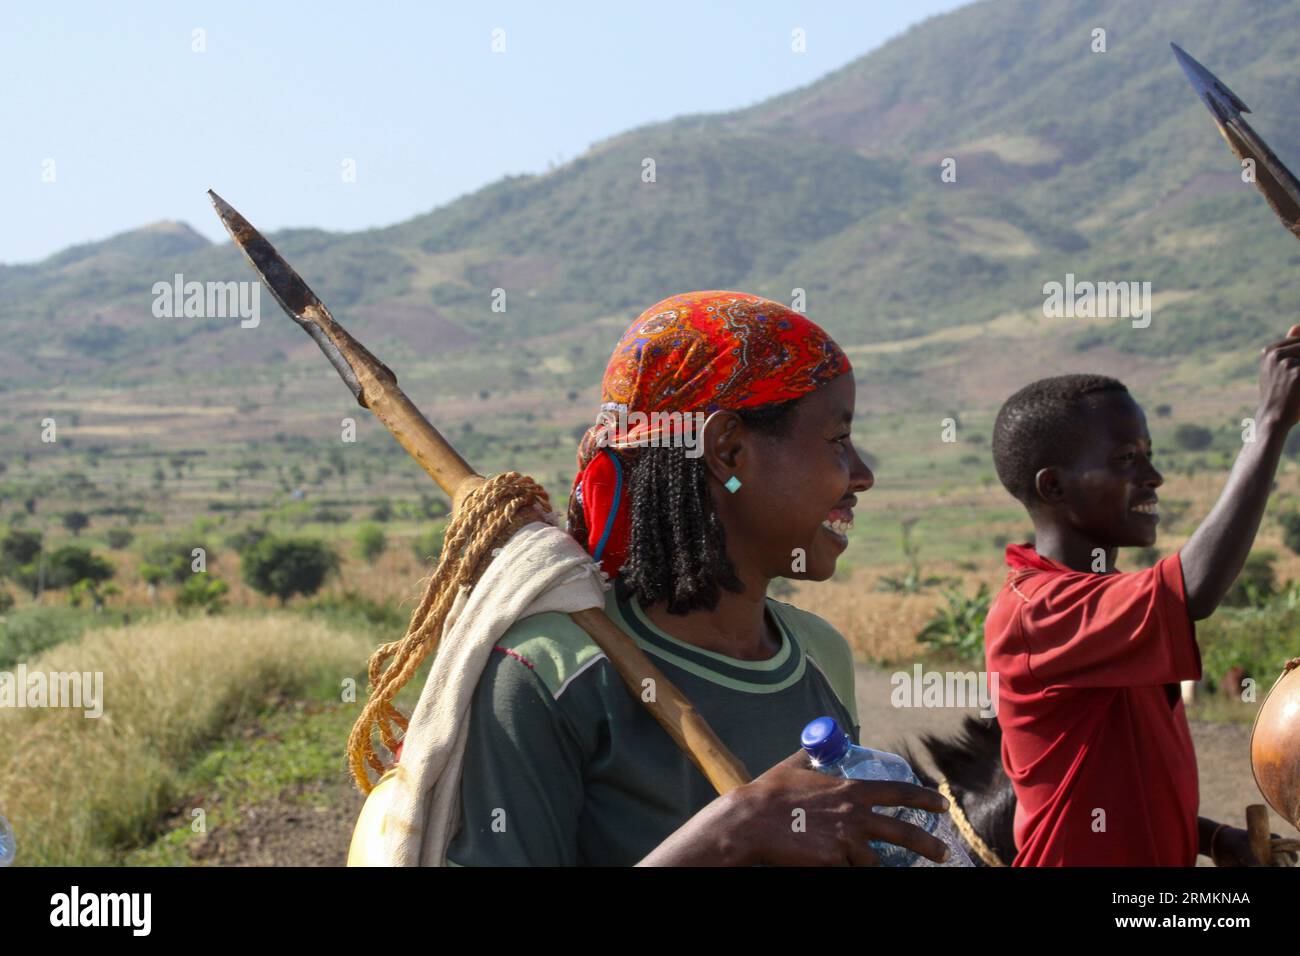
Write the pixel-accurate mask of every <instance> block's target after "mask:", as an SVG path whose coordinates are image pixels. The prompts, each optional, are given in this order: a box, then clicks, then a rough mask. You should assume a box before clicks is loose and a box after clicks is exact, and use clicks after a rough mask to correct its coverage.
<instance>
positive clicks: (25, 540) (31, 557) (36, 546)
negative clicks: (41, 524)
mask: <svg viewBox="0 0 1300 956" xmlns="http://www.w3.org/2000/svg"><path fill="white" fill-rule="evenodd" d="M40 553H41V533H40V532H39V531H18V530H17V529H15V528H10V529H9V533H8V534H7V535H5V536H4V537H3V538H0V577H10V576H11V575H13V574H14V573H15V572H16V571H17V570H18V569H19V568H21V567H22V566H23V565H24V564H31V563H32V562H33V561H35V560H36V556H37V555H38V554H40Z"/></svg>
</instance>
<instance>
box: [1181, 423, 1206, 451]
mask: <svg viewBox="0 0 1300 956" xmlns="http://www.w3.org/2000/svg"><path fill="white" fill-rule="evenodd" d="M1213 442H1214V432H1212V431H1210V430H1209V429H1208V428H1203V427H1201V426H1200V425H1192V424H1182V425H1179V426H1178V427H1177V428H1175V429H1174V444H1176V445H1177V446H1178V447H1179V448H1181V449H1183V450H1184V451H1204V450H1205V449H1207V448H1209V447H1210V445H1211V444H1212V443H1213Z"/></svg>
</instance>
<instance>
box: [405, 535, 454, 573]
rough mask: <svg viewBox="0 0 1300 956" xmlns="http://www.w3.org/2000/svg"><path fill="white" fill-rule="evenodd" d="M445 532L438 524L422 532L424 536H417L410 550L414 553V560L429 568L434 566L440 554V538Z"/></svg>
mask: <svg viewBox="0 0 1300 956" xmlns="http://www.w3.org/2000/svg"><path fill="white" fill-rule="evenodd" d="M446 531H447V529H446V528H444V527H443V526H442V525H441V524H438V525H434V526H433V527H432V528H430V529H429V530H428V531H426V532H424V534H421V535H417V536H416V538H415V540H414V541H413V542H412V543H411V550H412V551H414V552H415V560H416V561H418V562H420V564H422V565H428V566H430V567H433V566H434V565H436V564H437V563H438V557H439V555H441V554H442V538H443V535H444V534H446Z"/></svg>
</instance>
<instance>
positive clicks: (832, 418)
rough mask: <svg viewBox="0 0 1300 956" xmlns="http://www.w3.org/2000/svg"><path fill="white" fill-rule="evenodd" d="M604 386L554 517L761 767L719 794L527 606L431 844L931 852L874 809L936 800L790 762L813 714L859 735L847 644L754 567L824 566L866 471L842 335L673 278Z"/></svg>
mask: <svg viewBox="0 0 1300 956" xmlns="http://www.w3.org/2000/svg"><path fill="white" fill-rule="evenodd" d="M603 390H604V396H603V401H604V405H603V407H602V417H601V420H600V421H599V422H598V423H597V425H595V426H593V427H592V428H591V429H590V430H589V431H588V432H587V434H586V436H585V437H584V439H583V441H582V443H581V446H580V449H579V465H580V471H579V474H578V476H577V478H576V479H575V481H574V489H573V494H572V497H571V503H570V514H569V530H570V533H571V534H573V535H574V536H575V537H576V538H577V539H578V541H579V542H580V543H581V544H582V545H583V546H584V547H585V548H587V550H588V551H589V553H590V554H591V555H592V557H593V558H594V559H595V560H597V561H598V562H599V563H600V566H601V568H602V570H604V571H605V572H606V573H607V574H608V575H609V576H610V578H611V580H612V581H613V587H612V589H611V590H610V592H609V595H608V600H607V604H606V611H607V613H608V614H609V615H610V617H611V619H612V620H613V621H614V622H615V623H616V624H618V625H619V626H620V627H622V628H623V629H624V630H625V631H626V632H627V633H628V634H629V635H631V636H632V637H633V638H634V639H635V640H636V641H637V643H638V644H639V645H640V646H641V647H642V649H643V650H645V651H646V652H647V653H648V654H649V655H650V656H651V657H652V659H654V661H655V663H656V664H657V665H658V666H659V667H660V668H661V669H662V670H663V672H664V673H665V675H666V676H667V677H668V678H669V679H670V680H671V681H672V682H673V683H674V684H676V685H677V686H678V687H679V688H680V689H681V690H682V691H683V692H684V693H685V695H686V696H687V698H689V699H690V700H691V702H692V703H693V704H694V706H695V707H696V709H697V710H699V712H700V713H701V714H702V715H703V716H704V718H705V719H706V720H707V721H708V722H709V723H710V725H711V726H712V728H713V729H714V731H715V732H717V734H718V736H719V737H720V738H721V739H722V741H723V742H724V743H725V744H726V745H727V746H728V747H729V748H730V749H731V750H732V751H733V752H734V753H735V754H736V755H737V756H738V757H739V758H740V759H741V760H742V761H743V762H744V763H745V765H746V767H747V768H748V769H749V770H750V772H751V773H753V774H759V776H757V778H756V779H754V780H753V782H751V783H749V784H747V785H745V786H743V787H740V788H738V789H737V790H735V791H733V792H732V793H730V794H728V795H727V796H725V797H718V796H717V795H716V793H715V792H714V791H713V790H712V788H711V787H710V786H709V784H708V782H707V781H706V780H705V778H704V777H703V775H702V774H701V773H700V772H699V771H698V769H696V767H695V766H694V765H693V764H692V763H691V762H690V760H689V759H688V757H687V756H686V754H685V753H683V752H682V751H681V750H680V749H679V748H678V747H677V746H676V745H675V744H674V742H673V741H672V740H671V739H670V738H669V737H668V735H667V734H666V733H664V731H663V730H662V728H660V727H659V726H658V725H657V724H656V722H655V721H654V719H653V718H652V717H651V716H650V714H649V713H648V712H647V711H646V710H645V708H644V707H643V705H642V703H641V702H640V701H638V700H636V699H635V698H634V697H633V696H632V695H631V694H630V693H629V691H628V689H627V687H626V686H625V685H624V683H623V681H622V679H621V678H620V677H619V675H618V674H617V672H616V671H615V670H614V668H613V666H612V665H611V664H610V663H609V661H608V660H607V659H605V657H604V655H603V654H602V653H601V651H600V649H599V648H598V647H597V646H596V645H595V644H594V643H593V642H592V641H591V639H590V638H589V637H588V636H587V634H586V633H585V632H583V631H582V630H581V629H580V628H578V627H577V625H575V624H574V623H573V622H572V621H571V620H570V619H569V618H568V617H567V616H565V615H561V614H538V615H533V616H531V617H528V618H524V619H522V620H519V621H517V622H516V623H515V624H514V625H513V626H512V627H511V628H510V629H509V630H508V631H507V632H506V633H505V636H504V637H503V638H502V639H501V640H500V641H499V643H497V645H496V646H495V647H494V648H493V650H494V653H493V654H492V655H491V659H490V661H489V663H488V665H487V667H486V669H485V670H484V672H483V675H482V677H481V678H480V679H479V682H478V684H477V687H476V690H475V692H474V700H473V704H472V709H471V714H470V722H469V729H468V734H469V739H468V742H467V745H466V749H465V758H464V769H463V776H462V779H461V789H460V825H459V828H458V830H457V833H456V836H455V837H454V839H453V840H452V842H451V845H450V847H449V848H448V850H447V861H448V863H449V864H452V865H462V866H463V865H472V866H482V865H537V864H550V865H555V864H589V865H628V864H636V863H642V864H676V865H681V864H734V865H747V864H769V865H770V864H871V863H875V862H876V858H875V854H874V853H873V852H872V850H871V849H870V847H869V846H868V841H869V840H871V839H883V840H886V841H889V842H893V843H898V844H902V845H904V846H907V847H910V848H912V849H914V850H916V851H918V852H921V853H923V854H925V855H926V856H929V857H931V858H932V859H935V860H940V859H942V858H943V856H944V853H945V848H944V846H943V844H942V843H941V842H940V841H939V840H937V839H936V838H934V837H931V836H930V835H928V834H926V833H924V832H923V831H922V830H920V829H919V828H916V827H913V826H910V825H908V824H905V823H901V822H899V821H896V820H894V819H893V818H890V817H886V816H883V815H879V814H875V813H873V812H872V811H871V807H872V806H873V805H882V804H888V805H908V806H915V807H920V808H923V809H928V810H936V811H942V810H945V809H946V801H944V799H943V798H942V797H941V796H939V795H938V794H936V793H933V792H932V791H929V790H925V789H923V788H920V787H915V786H910V785H907V784H895V783H876V782H863V781H852V782H850V781H846V780H840V779H836V778H833V777H829V776H826V775H823V774H819V773H817V772H815V771H813V770H811V769H810V768H809V766H808V763H807V760H806V758H805V757H804V756H803V754H802V752H801V751H798V750H797V746H798V739H799V733H800V731H801V729H802V728H803V726H804V724H806V723H807V722H808V721H809V720H811V719H812V718H814V717H817V716H821V715H823V714H829V715H831V716H834V717H835V718H836V719H837V720H838V721H839V722H840V723H841V725H842V726H843V727H844V728H845V729H846V730H850V729H851V736H852V737H853V739H855V740H856V739H857V737H858V728H857V721H856V708H855V703H854V696H853V663H852V656H851V653H850V651H849V647H848V644H847V642H846V641H845V640H844V638H843V637H841V636H840V635H839V634H838V633H837V632H836V631H835V630H834V629H833V628H832V627H830V625H828V624H827V623H826V622H825V621H823V620H821V619H820V618H818V617H816V616H815V615H812V614H809V613H807V612H804V611H800V610H798V609H797V608H794V607H791V606H790V605H787V604H783V603H780V602H777V601H773V600H771V599H768V598H766V593H767V587H768V584H769V582H770V581H771V580H772V579H773V578H777V577H786V578H809V579H812V580H825V579H826V578H829V577H830V576H831V574H832V573H833V572H834V569H835V561H836V559H837V557H838V556H839V554H840V553H841V552H842V551H843V550H844V548H845V547H846V545H847V538H846V536H845V531H846V530H847V528H848V526H849V524H850V523H851V521H852V508H853V506H854V505H855V504H856V502H857V498H856V494H857V493H859V492H863V491H866V490H867V489H869V488H870V487H871V485H872V483H873V480H874V479H873V477H872V474H871V472H870V470H869V469H868V468H867V467H866V465H865V464H863V462H862V459H861V458H860V457H859V456H858V454H857V452H856V451H855V450H854V448H853V444H852V441H851V439H850V434H849V428H850V424H851V422H852V418H853V406H854V381H853V374H852V371H851V369H850V366H849V362H848V359H847V358H846V357H845V355H844V353H843V352H842V351H841V350H840V349H839V347H838V346H837V345H836V344H835V343H834V342H833V341H832V340H831V339H830V338H829V337H828V336H827V335H826V333H825V332H823V331H822V330H821V329H820V328H818V327H817V326H816V325H815V324H813V323H812V322H810V321H809V320H808V319H807V318H805V317H804V316H802V315H800V314H799V313H796V312H793V311H791V310H790V309H788V308H786V307H784V306H781V305H779V304H777V303H775V302H771V301H768V300H765V299H761V298H758V297H757V296H752V295H746V294H743V293H738V292H694V293H688V294H685V295H679V296H674V297H672V298H669V299H666V300H664V301H663V302H660V303H658V304H657V305H655V306H653V307H651V308H650V309H648V310H647V311H646V312H645V313H643V314H642V315H641V316H640V318H638V319H637V321H636V322H634V323H633V325H632V327H631V328H630V329H629V330H628V332H627V333H626V334H625V335H624V336H623V338H622V340H621V341H620V342H619V344H618V347H617V348H616V349H615V350H614V354H613V357H612V358H611V360H610V363H609V367H608V369H607V370H606V373H605V378H604V383H603ZM638 413H640V414H638ZM654 413H660V415H658V416H655V414H654ZM663 413H677V414H674V415H666V414H663ZM792 750H794V751H795V753H793V754H791V751H792ZM799 810H802V811H803V815H802V816H800V815H799V814H798V813H797V811H799ZM798 820H802V821H803V825H802V826H799V825H797V821H798ZM792 821H796V825H792Z"/></svg>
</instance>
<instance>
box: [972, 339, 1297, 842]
mask: <svg viewBox="0 0 1300 956" xmlns="http://www.w3.org/2000/svg"><path fill="white" fill-rule="evenodd" d="M1259 384H1260V404H1259V407H1258V410H1257V411H1256V413H1255V436H1254V441H1251V442H1247V443H1246V444H1245V446H1244V447H1243V449H1242V451H1241V453H1240V454H1239V455H1238V457H1237V462H1236V464H1235V465H1234V466H1233V469H1232V473H1231V475H1230V476H1229V478H1228V483H1227V485H1226V486H1225V487H1224V489H1223V492H1222V494H1221V495H1220V496H1219V500H1218V502H1217V503H1216V504H1215V506H1214V508H1213V510H1212V511H1211V512H1210V514H1209V516H1208V517H1207V518H1206V519H1205V521H1204V522H1203V523H1202V524H1201V526H1200V527H1199V528H1197V529H1196V531H1195V533H1194V534H1193V535H1192V536H1191V538H1190V539H1189V540H1188V541H1187V543H1186V545H1184V546H1183V548H1182V549H1181V550H1180V551H1178V552H1177V553H1175V554H1173V555H1171V556H1169V557H1167V558H1165V559H1163V560H1161V561H1159V562H1157V563H1156V565H1155V566H1154V567H1152V568H1150V569H1148V570H1145V571H1138V572H1131V573H1120V572H1119V571H1118V570H1117V569H1116V567H1115V556H1116V552H1117V550H1118V549H1119V548H1121V547H1149V546H1151V545H1152V544H1154V542H1155V540H1156V525H1157V523H1158V521H1159V516H1158V513H1157V510H1156V509H1157V504H1156V503H1157V494H1156V489H1157V488H1158V487H1160V485H1161V484H1162V483H1163V479H1162V477H1161V475H1160V472H1158V471H1157V470H1156V468H1155V466H1154V465H1153V464H1152V462H1151V458H1152V450H1151V437H1150V435H1149V434H1148V432H1147V426H1146V418H1145V416H1144V415H1143V413H1142V409H1141V408H1140V407H1139V406H1138V404H1137V403H1136V402H1135V401H1134V400H1133V399H1132V397H1131V396H1130V395H1129V393H1128V390H1127V389H1126V388H1125V387H1124V386H1123V385H1122V384H1121V383H1120V382H1118V381H1116V380H1115V379H1111V378H1106V377H1104V376H1100V375H1065V376H1061V377H1058V378H1050V379H1044V380H1041V381H1038V382H1034V383H1033V384H1031V385H1029V386H1027V387H1025V388H1023V389H1021V390H1020V391H1019V392H1017V393H1016V394H1015V395H1013V396H1011V398H1010V399H1008V400H1007V402H1006V404H1005V405H1004V406H1003V407H1002V410H1001V411H1000V412H999V413H998V417H997V421H996V423H995V425H994V430H993V458H994V464H995V465H996V467H997V472H998V477H999V478H1000V479H1001V481H1002V484H1003V485H1004V486H1005V487H1006V488H1007V490H1008V491H1010V492H1011V494H1012V495H1014V496H1015V497H1016V498H1018V499H1019V500H1020V501H1021V502H1022V503H1023V504H1024V505H1025V507H1026V509H1027V510H1028V512H1029V515H1030V517H1031V518H1032V519H1033V522H1034V534H1035V541H1036V545H1035V546H1029V545H1011V546H1009V547H1008V548H1007V564H1008V566H1009V567H1010V568H1011V570H1010V572H1009V574H1008V576H1007V582H1006V584H1005V585H1004V586H1003V588H1002V590H1001V592H1000V593H999V594H998V595H997V597H996V599H995V600H994V602H993V605H992V607H991V608H990V610H989V615H988V619H987V621H986V622H985V656H986V665H987V669H988V671H989V673H997V674H998V675H999V685H998V686H999V709H998V722H999V723H1000V724H1001V726H1002V731H1003V742H1002V762H1003V765H1004V767H1005V768H1006V771H1007V774H1008V776H1009V777H1010V778H1011V781H1012V784H1013V786H1014V787H1015V791H1016V798H1017V806H1016V815H1015V839H1016V846H1017V849H1018V852H1017V854H1016V858H1015V861H1014V863H1013V865H1015V866H1194V865H1195V864H1196V856H1197V854H1198V853H1203V854H1206V855H1208V856H1210V857H1212V858H1213V859H1214V861H1215V862H1216V863H1217V864H1219V865H1244V864H1247V863H1253V862H1254V857H1253V855H1252V854H1251V851H1250V844H1249V839H1248V837H1247V834H1246V831H1245V830H1242V829H1239V828H1235V827H1229V826H1227V825H1225V824H1216V823H1215V822H1214V821H1212V820H1207V819H1205V818H1203V817H1200V818H1198V817H1197V808H1198V803H1199V795H1198V792H1197V775H1196V755H1195V752H1194V751H1193V748H1192V740H1191V734H1190V732H1189V730H1188V726H1187V718H1186V715H1185V713H1184V711H1183V704H1182V700H1181V696H1180V694H1179V681H1181V680H1195V679H1197V678H1199V677H1200V676H1201V658H1200V650H1199V648H1198V647H1197V644H1196V636H1195V625H1194V624H1193V622H1194V621H1198V620H1202V619H1204V618H1206V617H1209V616H1210V614H1211V613H1213V611H1214V609H1215V608H1216V607H1217V606H1218V604H1219V601H1220V600H1222V599H1223V596H1224V594H1225V593H1226V592H1227V591H1228V588H1229V587H1230V586H1231V585H1232V582H1233V581H1234V580H1235V579H1236V577H1237V575H1238V573H1239V572H1240V571H1241V568H1242V565H1243V564H1244V563H1245V560H1246V556H1247V554H1248V553H1249V552H1250V548H1251V544H1252V542H1253V541H1254V538H1255V533H1256V531H1257V530H1258V528H1259V522H1260V518H1261V516H1262V515H1263V513H1264V505H1265V502H1266V501H1267V499H1268V493H1269V490H1270V488H1271V486H1272V482H1273V476H1274V473H1275V472H1276V470H1277V465H1278V461H1279V459H1280V457H1281V454H1282V446H1283V443H1284V442H1285V440H1286V436H1287V432H1288V431H1289V430H1290V429H1291V427H1292V426H1293V425H1294V424H1295V423H1296V420H1297V418H1300V326H1293V327H1292V328H1291V330H1290V332H1289V333H1288V338H1287V339H1286V340H1284V341H1282V342H1279V343H1277V344H1275V345H1272V346H1270V347H1269V348H1267V349H1264V350H1263V356H1262V358H1261V360H1260V377H1259Z"/></svg>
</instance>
